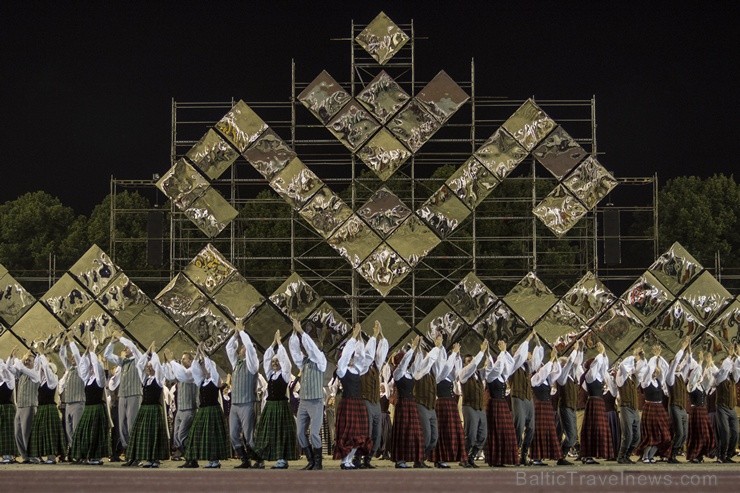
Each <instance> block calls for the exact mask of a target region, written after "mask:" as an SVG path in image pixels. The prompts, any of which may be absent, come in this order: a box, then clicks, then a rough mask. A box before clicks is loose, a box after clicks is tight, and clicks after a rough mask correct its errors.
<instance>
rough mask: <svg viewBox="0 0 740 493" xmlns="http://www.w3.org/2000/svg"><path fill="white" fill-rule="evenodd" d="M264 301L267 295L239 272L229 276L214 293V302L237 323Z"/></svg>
mask: <svg viewBox="0 0 740 493" xmlns="http://www.w3.org/2000/svg"><path fill="white" fill-rule="evenodd" d="M264 301H265V297H264V296H262V295H261V294H260V293H259V291H257V290H256V289H255V288H254V286H252V285H251V284H250V283H249V282H248V281H247V280H246V279H244V277H243V276H242V275H241V274H239V272H236V273H235V274H234V275H233V276H231V277H229V279H228V280H227V281H226V282H225V283H224V285H223V286H222V287H221V289H219V290H218V291H217V292H216V294H214V295H213V302H214V303H216V305H218V307H219V308H220V309H221V310H222V311H223V312H224V313H225V314H226V315H228V316H229V318H231V320H232V321H233V322H234V323H236V324H239V323H241V321H242V320H244V319H245V318H247V317H248V316H249V315H251V314H252V313H253V312H254V311H255V310H256V309H257V307H258V306H259V305H261V304H262V303H263V302H264Z"/></svg>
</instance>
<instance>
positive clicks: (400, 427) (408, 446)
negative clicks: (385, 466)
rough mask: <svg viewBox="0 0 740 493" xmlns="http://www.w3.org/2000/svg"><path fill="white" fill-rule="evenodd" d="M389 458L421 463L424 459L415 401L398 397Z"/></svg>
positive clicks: (397, 460)
mask: <svg viewBox="0 0 740 493" xmlns="http://www.w3.org/2000/svg"><path fill="white" fill-rule="evenodd" d="M391 458H392V459H393V461H395V462H399V461H414V462H416V461H421V460H422V459H423V458H424V437H423V435H422V432H421V423H420V422H419V411H418V410H417V409H416V399H413V398H403V397H399V398H398V402H397V403H396V406H395V408H394V410H393V431H392V432H391Z"/></svg>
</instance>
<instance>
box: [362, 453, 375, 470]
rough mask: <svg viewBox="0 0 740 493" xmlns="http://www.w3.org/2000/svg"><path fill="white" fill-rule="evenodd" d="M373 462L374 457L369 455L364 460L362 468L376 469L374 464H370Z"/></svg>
mask: <svg viewBox="0 0 740 493" xmlns="http://www.w3.org/2000/svg"><path fill="white" fill-rule="evenodd" d="M371 460H372V457H371V456H369V455H366V456H365V457H364V458H363V461H362V467H363V469H375V466H374V465H372V464H370V461H371Z"/></svg>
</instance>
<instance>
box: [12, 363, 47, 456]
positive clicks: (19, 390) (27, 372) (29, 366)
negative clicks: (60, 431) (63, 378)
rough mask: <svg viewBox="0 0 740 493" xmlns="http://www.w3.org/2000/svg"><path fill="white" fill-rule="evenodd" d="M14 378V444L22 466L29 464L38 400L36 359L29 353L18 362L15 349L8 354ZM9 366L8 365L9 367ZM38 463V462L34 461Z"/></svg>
mask: <svg viewBox="0 0 740 493" xmlns="http://www.w3.org/2000/svg"><path fill="white" fill-rule="evenodd" d="M10 356H11V360H12V361H13V366H12V367H10V368H11V369H12V370H14V374H15V376H16V379H17V380H16V383H15V400H16V403H15V443H16V445H17V446H18V453H20V456H21V460H22V463H23V464H30V463H32V462H34V461H32V460H31V459H30V458H29V456H28V453H29V450H28V449H29V446H30V440H31V425H32V424H33V417H34V416H35V415H36V408H37V407H38V399H39V383H40V381H41V376H40V375H39V372H38V370H37V369H36V368H35V362H36V359H35V358H34V356H33V354H32V353H31V352H28V353H26V354H25V355H23V359H22V360H19V359H18V358H16V357H15V349H13V351H12V352H11V353H10ZM9 366H10V365H9ZM35 462H38V461H35Z"/></svg>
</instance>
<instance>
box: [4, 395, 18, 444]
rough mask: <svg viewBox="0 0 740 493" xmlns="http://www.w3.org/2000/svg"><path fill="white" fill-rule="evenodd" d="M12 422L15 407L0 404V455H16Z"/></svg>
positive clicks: (13, 420)
mask: <svg viewBox="0 0 740 493" xmlns="http://www.w3.org/2000/svg"><path fill="white" fill-rule="evenodd" d="M14 422H15V405H14V404H0V455H11V456H15V455H16V454H17V453H18V446H17V445H16V444H15V426H14V424H13V423H14Z"/></svg>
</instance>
